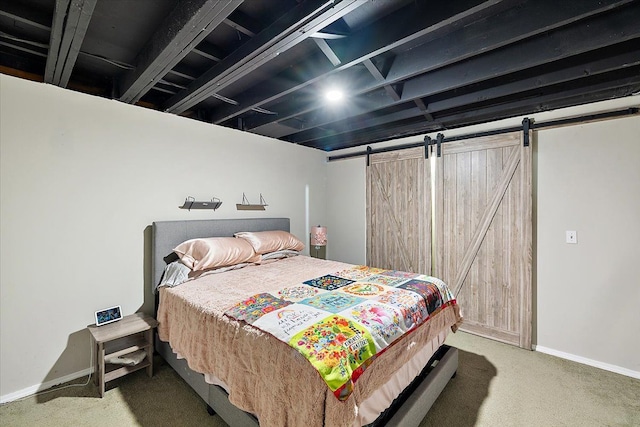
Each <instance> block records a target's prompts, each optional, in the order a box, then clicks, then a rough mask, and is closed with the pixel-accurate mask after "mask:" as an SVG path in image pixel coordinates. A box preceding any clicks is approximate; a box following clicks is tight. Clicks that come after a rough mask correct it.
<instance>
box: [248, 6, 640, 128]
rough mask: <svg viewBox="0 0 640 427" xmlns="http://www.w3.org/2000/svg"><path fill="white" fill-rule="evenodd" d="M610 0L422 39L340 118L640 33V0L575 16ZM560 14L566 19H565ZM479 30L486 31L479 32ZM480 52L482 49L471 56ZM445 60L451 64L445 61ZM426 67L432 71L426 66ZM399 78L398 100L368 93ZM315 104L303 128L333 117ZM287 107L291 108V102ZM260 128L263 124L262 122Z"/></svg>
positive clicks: (361, 89) (503, 17) (364, 89)
mask: <svg viewBox="0 0 640 427" xmlns="http://www.w3.org/2000/svg"><path fill="white" fill-rule="evenodd" d="M542 2H545V3H549V6H550V7H551V4H552V3H554V1H553V0H538V1H536V2H535V3H536V4H539V3H542ZM612 3H621V2H613V1H611V2H603V1H599V0H584V1H581V2H579V3H573V4H572V6H571V7H570V8H568V9H571V12H569V10H567V8H564V9H563V7H562V6H561V5H560V4H558V5H556V12H557V13H555V14H554V15H553V17H551V16H549V15H547V14H543V13H538V14H536V15H532V14H519V15H517V16H512V14H511V13H506V14H503V15H496V16H492V17H491V18H488V19H486V20H483V21H480V22H477V23H476V24H474V25H472V26H469V27H466V28H463V29H461V30H459V31H457V32H454V33H452V34H450V35H448V36H447V37H443V38H440V39H437V40H434V41H432V42H429V43H426V44H424V45H421V46H419V47H417V48H415V49H412V50H411V51H410V52H407V53H404V54H401V55H398V57H397V58H396V59H395V60H394V62H393V64H392V65H391V68H390V70H389V73H387V77H386V80H385V82H375V83H374V84H368V85H365V86H364V87H359V88H353V90H352V93H356V94H357V93H362V94H364V95H363V96H365V97H366V99H367V102H366V103H358V107H356V108H354V109H353V110H352V111H351V112H350V113H349V114H347V115H346V116H343V117H342V119H344V118H346V117H353V116H356V115H360V114H366V113H368V112H371V111H375V110H379V109H383V108H387V107H391V106H393V105H397V104H399V103H402V102H407V101H412V100H415V99H418V98H426V97H428V96H431V95H434V94H437V93H441V92H444V91H448V90H452V89H455V88H457V87H462V86H465V85H469V84H473V83H476V82H479V81H483V80H488V79H491V78H495V77H498V76H503V75H506V74H509V73H513V72H516V71H519V70H522V69H525V68H528V67H535V66H539V65H542V64H546V63H550V62H553V61H557V60H560V59H563V58H566V57H568V56H571V55H577V54H579V53H581V52H584V51H586V50H590V49H594V48H602V47H605V46H609V45H611V44H613V43H618V42H622V41H624V40H629V39H632V38H636V37H639V36H640V25H638V21H637V19H636V18H635V17H636V16H640V15H638V14H640V5H638V4H632V5H630V6H627V7H626V8H623V9H620V10H619V11H616V12H615V13H611V14H608V15H607V20H599V19H595V18H594V19H591V20H589V18H587V19H586V20H585V21H576V18H575V12H576V7H578V8H579V7H584V8H585V9H584V10H583V13H582V14H580V16H587V17H591V16H593V15H595V14H597V12H603V13H604V12H606V11H608V10H609V9H610V8H611V4H612ZM622 3H629V2H622ZM525 7H527V6H525ZM535 10H536V9H532V10H531V12H532V13H533V12H534V11H535ZM563 10H564V11H565V13H564V14H563V13H562V11H563ZM534 16H535V17H536V19H535V20H534ZM565 20H570V22H569V25H567V22H565ZM584 22H587V23H586V24H585V23H584ZM561 24H564V25H567V26H566V27H562V28H560V29H558V30H556V31H551V30H550V29H553V28H558V27H560V25H561ZM612 24H613V25H612ZM496 25H499V26H500V28H501V31H500V32H497V31H496V30H495V29H494V27H495V26H496ZM473 27H475V28H473ZM478 27H480V28H478ZM484 30H486V32H483V31H484ZM478 32H479V33H481V34H485V37H484V38H483V39H482V40H478V38H477V37H476V36H475V34H478ZM534 35H541V37H532V36H534ZM511 40H514V41H515V40H520V42H519V43H517V44H515V43H511V42H509V41H511ZM548 46H555V48H554V49H548ZM482 47H484V48H482ZM498 48H500V49H498ZM479 52H486V53H484V54H482V55H477V56H475V57H473V56H474V55H475V54H477V53H479ZM412 58H413V59H412ZM416 61H419V62H420V67H422V69H423V70H424V71H427V72H424V73H422V74H420V75H418V76H416V77H413V78H410V76H411V75H414V74H415V70H416V69H417V68H418V65H416ZM448 64H451V65H449V66H447V65H448ZM430 69H433V71H430V72H429V71H428V70H430ZM400 80H404V81H405V83H404V88H403V93H402V97H401V99H400V100H397V101H396V100H393V99H389V98H388V97H375V98H372V95H371V93H372V91H373V90H376V89H379V88H380V87H383V86H384V84H385V83H387V84H388V83H389V82H395V81H400ZM365 104H366V105H365ZM316 107H317V108H315V109H313V108H309V109H308V111H309V113H308V114H305V115H303V116H302V119H303V120H304V122H305V123H306V124H307V127H308V128H312V127H318V126H326V125H328V124H329V123H332V122H334V121H336V120H335V117H334V115H332V114H328V113H327V112H326V111H325V110H323V109H321V107H322V105H317V106H316ZM295 111H297V112H298V114H300V112H301V110H300V109H296V110H295ZM278 113H279V115H278V117H277V118H276V119H275V120H279V119H283V118H287V112H285V113H284V114H283V112H282V111H278ZM291 113H293V114H295V112H294V111H293V108H292V111H291ZM269 119H270V118H259V119H258V120H260V121H261V122H263V123H264V122H268V121H269ZM270 120H271V121H273V120H274V119H273V118H271V119H270ZM254 124H255V122H253V121H251V120H250V121H248V122H247V123H246V125H247V128H248V129H253V130H254V131H255V132H256V133H260V134H263V135H267V136H269V134H268V133H267V132H264V131H263V130H262V129H259V128H255V127H252V126H254ZM263 129H264V130H265V131H266V130H268V128H266V127H265V128H263Z"/></svg>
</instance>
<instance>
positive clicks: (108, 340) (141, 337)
mask: <svg viewBox="0 0 640 427" xmlns="http://www.w3.org/2000/svg"><path fill="white" fill-rule="evenodd" d="M156 326H158V322H157V321H156V319H154V318H153V317H151V316H148V315H146V314H144V313H136V314H132V315H130V316H125V317H123V318H122V320H119V321H117V322H114V323H109V324H108V325H104V326H89V332H91V336H92V337H93V341H94V343H95V351H96V359H95V364H96V369H95V377H94V381H95V384H96V385H97V386H98V387H99V389H100V397H104V386H105V383H108V382H109V381H111V380H115V379H116V378H120V377H121V376H123V375H127V374H129V373H131V372H135V371H138V370H140V369H143V368H147V375H149V376H150V377H151V376H152V375H153V329H154V328H155V327H156ZM136 350H145V351H146V353H147V354H146V356H145V358H144V360H143V361H142V362H140V363H138V364H137V365H133V366H129V365H116V364H108V363H105V357H109V356H112V357H118V356H124V355H126V354H129V353H133V352H134V351H136Z"/></svg>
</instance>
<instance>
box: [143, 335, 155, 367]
mask: <svg viewBox="0 0 640 427" xmlns="http://www.w3.org/2000/svg"><path fill="white" fill-rule="evenodd" d="M144 335H145V339H146V340H147V343H149V347H147V360H148V361H149V366H147V375H148V376H149V377H152V376H153V328H151V329H149V330H148V331H145V333H144Z"/></svg>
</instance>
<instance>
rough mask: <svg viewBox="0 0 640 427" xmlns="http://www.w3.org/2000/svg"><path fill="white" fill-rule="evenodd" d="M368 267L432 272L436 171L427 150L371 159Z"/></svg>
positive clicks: (368, 172)
mask: <svg viewBox="0 0 640 427" xmlns="http://www.w3.org/2000/svg"><path fill="white" fill-rule="evenodd" d="M367 265H370V266H373V267H380V268H387V269H394V270H403V271H411V272H417V273H422V274H430V273H431V169H430V162H429V159H425V151H424V149H423V148H412V149H406V150H401V151H394V152H389V153H380V154H373V155H371V156H370V158H369V166H368V167H367Z"/></svg>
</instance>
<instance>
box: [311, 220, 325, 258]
mask: <svg viewBox="0 0 640 427" xmlns="http://www.w3.org/2000/svg"><path fill="white" fill-rule="evenodd" d="M309 243H310V244H311V251H310V254H311V256H312V257H314V258H322V259H326V257H327V227H323V226H320V225H318V226H315V227H311V238H310V239H309Z"/></svg>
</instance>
